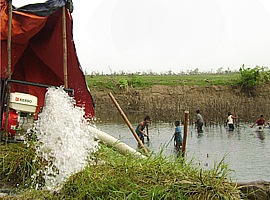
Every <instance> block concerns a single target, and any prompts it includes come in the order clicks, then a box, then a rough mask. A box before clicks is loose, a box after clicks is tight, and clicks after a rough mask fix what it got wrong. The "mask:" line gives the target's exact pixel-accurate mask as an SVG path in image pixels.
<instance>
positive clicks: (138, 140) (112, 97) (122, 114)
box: [109, 92, 149, 155]
mask: <svg viewBox="0 0 270 200" xmlns="http://www.w3.org/2000/svg"><path fill="white" fill-rule="evenodd" d="M109 96H110V98H111V100H112V101H113V103H114V104H115V106H116V108H117V110H118V111H119V113H120V115H121V116H122V117H123V119H124V120H125V122H126V124H127V125H128V127H129V129H130V130H131V132H132V134H133V136H134V137H135V139H136V140H137V142H138V143H139V145H140V147H142V148H143V150H144V152H145V153H146V154H147V155H149V153H148V151H147V149H146V148H145V146H144V145H143V143H142V141H141V140H140V138H139V136H138V135H137V133H136V132H135V130H134V128H133V127H132V126H131V124H130V122H129V120H128V118H127V117H126V115H125V113H124V111H123V110H122V109H121V107H120V106H119V104H118V103H117V101H116V100H115V98H114V96H113V95H112V93H111V92H110V93H109Z"/></svg>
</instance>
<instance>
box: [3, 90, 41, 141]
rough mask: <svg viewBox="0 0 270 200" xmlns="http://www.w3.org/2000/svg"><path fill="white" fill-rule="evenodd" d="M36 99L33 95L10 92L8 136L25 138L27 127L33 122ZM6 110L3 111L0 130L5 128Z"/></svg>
mask: <svg viewBox="0 0 270 200" xmlns="http://www.w3.org/2000/svg"><path fill="white" fill-rule="evenodd" d="M37 103H38V99H37V97H36V96H34V95H30V94H25V93H20V92H14V93H10V102H9V108H10V111H9V116H8V127H7V132H8V138H9V139H11V140H14V141H20V140H25V139H26V133H27V130H28V129H31V128H32V127H33V124H34V114H35V111H36V108H37ZM5 122H6V112H4V113H3V117H2V127H1V130H2V131H4V130H5Z"/></svg>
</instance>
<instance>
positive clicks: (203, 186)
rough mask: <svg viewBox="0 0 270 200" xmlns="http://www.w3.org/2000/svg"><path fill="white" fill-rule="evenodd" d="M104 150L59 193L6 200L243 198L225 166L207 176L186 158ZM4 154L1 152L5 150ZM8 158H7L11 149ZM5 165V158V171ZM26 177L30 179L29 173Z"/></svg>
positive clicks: (29, 192) (31, 193)
mask: <svg viewBox="0 0 270 200" xmlns="http://www.w3.org/2000/svg"><path fill="white" fill-rule="evenodd" d="M100 145H101V149H100V150H99V151H98V152H96V153H95V154H94V155H92V157H93V158H94V159H93V161H94V162H96V163H98V164H95V165H88V166H87V167H86V168H85V169H84V170H83V171H81V172H79V173H76V174H74V175H73V176H71V177H70V178H69V179H68V180H67V181H66V183H65V184H64V185H63V187H62V188H61V190H60V191H58V192H48V191H46V190H40V191H36V190H31V189H28V190H26V191H25V192H23V193H21V194H20V195H18V196H16V197H10V196H9V197H7V199H36V198H38V199H157V200H158V199H238V198H239V195H240V191H239V190H238V188H237V187H236V184H235V183H232V182H231V181H230V180H229V179H228V177H227V176H228V174H229V173H230V172H231V170H230V169H228V166H227V165H226V164H224V162H223V160H222V161H221V162H220V163H218V164H217V165H216V166H215V168H214V169H213V170H207V171H204V170H202V169H200V168H196V167H194V165H193V164H192V162H190V163H187V162H186V161H185V160H184V159H183V158H182V157H179V158H175V157H163V156H162V155H161V154H159V155H151V156H150V157H148V158H146V159H140V158H134V157H132V156H130V155H126V156H123V155H120V154H119V153H118V152H117V151H115V150H114V149H113V148H109V147H107V146H105V145H103V144H100ZM0 148H1V150H2V148H5V149H6V148H7V147H3V146H0ZM24 148H26V149H27V148H28V147H26V146H25V147H24ZM12 151H13V149H10V152H12ZM27 151H30V150H22V151H21V152H22V153H21V156H20V157H23V156H24V153H25V152H27ZM31 151H32V150H31ZM5 152H6V153H5V154H9V151H8V150H7V149H6V150H5ZM29 159H30V158H29ZM31 159H32V158H31ZM4 160H5V158H4V157H3V158H2V161H1V162H2V166H3V162H4ZM100 161H102V162H100ZM5 162H8V160H7V161H5ZM25 162H26V163H27V162H30V161H29V160H28V161H25ZM99 163H101V164H99ZM21 164H23V163H21ZM6 165H7V166H10V165H14V163H6ZM10 168H11V166H10ZM30 171H31V170H30ZM34 171H35V170H34ZM31 172H32V171H31ZM26 174H27V175H28V176H30V173H26Z"/></svg>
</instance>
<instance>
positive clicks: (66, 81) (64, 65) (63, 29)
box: [62, 6, 68, 89]
mask: <svg viewBox="0 0 270 200" xmlns="http://www.w3.org/2000/svg"><path fill="white" fill-rule="evenodd" d="M62 39H63V71H64V85H65V88H66V89H67V88H68V72H67V25H66V6H63V8H62Z"/></svg>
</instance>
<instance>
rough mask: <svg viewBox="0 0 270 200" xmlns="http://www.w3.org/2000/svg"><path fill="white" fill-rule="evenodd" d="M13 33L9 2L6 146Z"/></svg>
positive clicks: (9, 3) (10, 4)
mask: <svg viewBox="0 0 270 200" xmlns="http://www.w3.org/2000/svg"><path fill="white" fill-rule="evenodd" d="M11 33H12V0H10V1H8V38H7V54H8V55H7V56H8V66H7V67H8V81H7V105H6V121H5V135H6V137H5V138H6V144H7V141H8V135H9V133H8V118H9V111H10V110H9V102H10V84H9V80H11Z"/></svg>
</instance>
